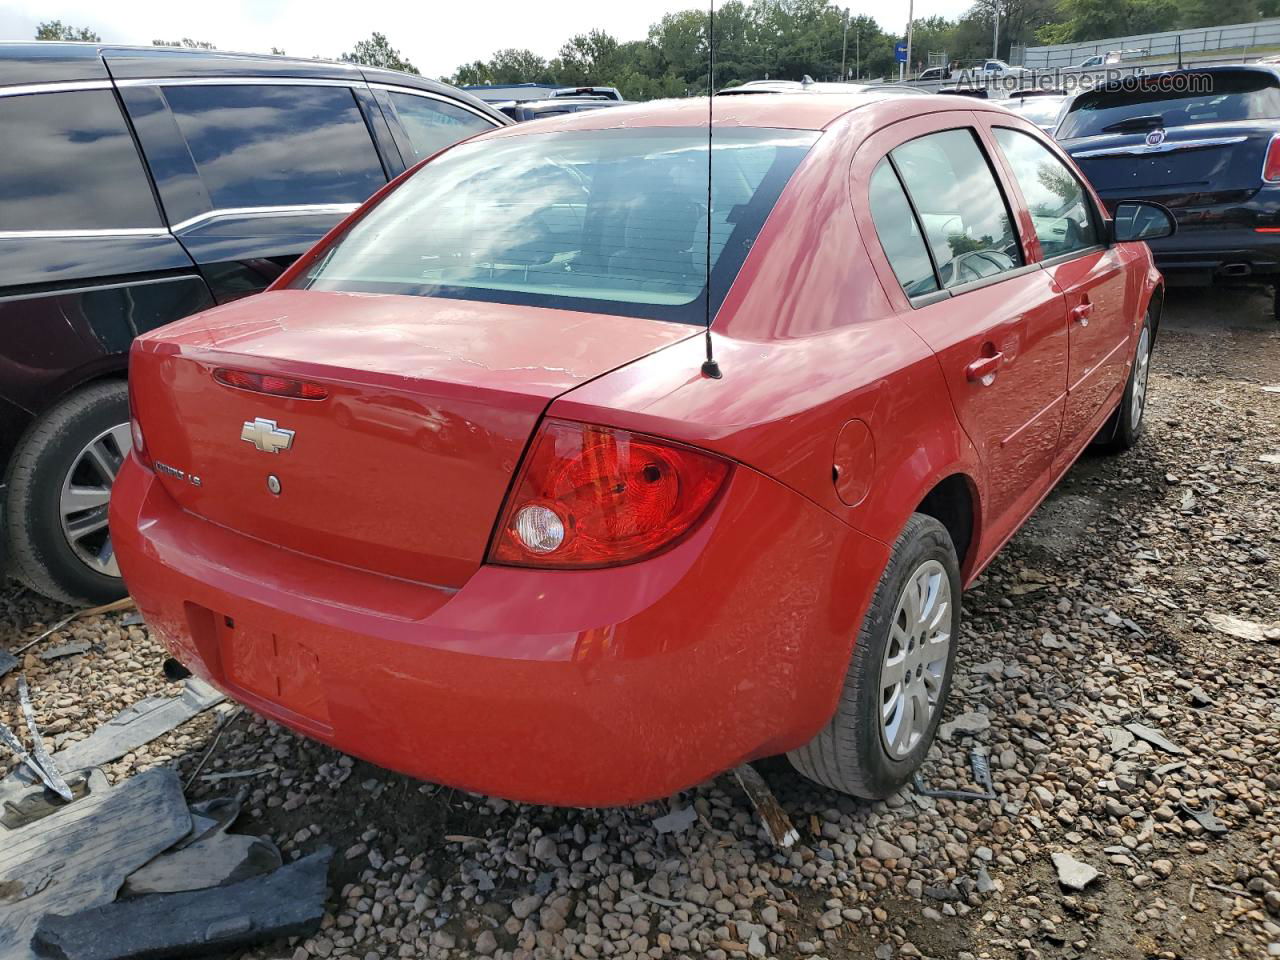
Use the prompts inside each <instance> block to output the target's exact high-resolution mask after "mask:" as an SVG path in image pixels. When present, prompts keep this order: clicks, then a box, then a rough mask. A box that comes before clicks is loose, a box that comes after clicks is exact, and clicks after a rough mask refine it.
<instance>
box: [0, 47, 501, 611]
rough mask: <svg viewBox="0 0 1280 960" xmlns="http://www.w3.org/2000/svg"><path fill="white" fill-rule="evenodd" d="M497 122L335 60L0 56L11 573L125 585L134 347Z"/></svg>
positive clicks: (96, 594)
mask: <svg viewBox="0 0 1280 960" xmlns="http://www.w3.org/2000/svg"><path fill="white" fill-rule="evenodd" d="M508 123H510V121H509V120H508V119H507V118H506V117H504V116H503V115H502V114H500V113H498V112H497V111H495V110H493V109H492V108H490V107H489V106H487V105H485V104H484V103H482V102H480V101H479V100H476V99H475V98H474V97H471V96H468V95H467V94H464V93H461V92H459V91H458V90H455V89H453V88H451V87H448V86H445V85H444V84H440V83H435V82H434V81H431V80H424V79H423V78H421V77H417V76H409V75H407V74H402V73H394V72H391V71H387V70H375V69H369V68H360V67H356V66H352V65H349V64H339V63H321V62H318V61H312V60H291V59H287V58H282V57H261V56H248V55H238V54H228V53H222V52H218V53H210V52H207V51H195V50H176V49H167V48H158V47H147V48H140V49H139V48H130V47H118V46H110V45H95V44H83V43H81V44H67V43H18V44H0V131H3V136H4V148H3V161H2V162H0V470H2V471H3V473H2V474H0V475H2V476H3V487H2V488H0V493H2V494H3V496H2V497H0V516H2V520H3V524H2V530H3V536H0V543H4V544H6V545H7V551H0V552H7V554H8V567H9V572H11V573H13V574H15V575H16V576H17V577H18V578H19V579H21V580H22V581H23V582H25V583H26V584H27V585H29V586H30V587H32V588H34V589H36V590H39V591H40V592H41V593H44V594H46V595H48V596H50V597H53V598H55V599H58V600H64V601H91V602H98V601H103V600H108V599H111V598H114V597H116V596H119V595H121V594H122V593H123V591H124V587H123V584H122V582H121V580H120V574H119V569H118V567H117V564H116V558H115V552H114V550H113V547H112V543H111V537H110V533H109V531H108V529H107V499H108V496H109V494H110V492H111V486H112V481H113V479H114V477H115V473H116V470H117V469H118V468H119V466H120V464H121V462H122V461H123V460H124V457H125V455H126V454H127V453H128V449H129V443H130V437H129V425H128V424H129V416H128V403H127V397H126V389H125V371H126V366H127V359H128V351H129V344H130V341H132V339H133V337H134V336H135V335H136V334H139V333H143V332H145V331H147V330H151V329H154V328H155V327H158V326H161V325H163V324H166V323H169V322H171V321H173V320H177V319H178V318H179V317H183V316H186V315H187V314H189V313H192V312H194V311H196V310H201V309H203V308H205V307H208V306H212V305H213V304H215V303H226V302H228V301H231V300H235V299H237V298H239V297H243V296H245V295H246V294H251V293H256V292H257V291H259V290H261V289H263V288H264V287H265V286H267V284H269V283H271V282H272V281H273V280H274V279H275V278H276V277H278V276H279V275H280V273H281V272H282V271H283V270H284V268H285V267H286V266H288V264H289V263H291V262H292V261H293V259H294V258H295V257H296V256H298V254H300V253H302V251H304V250H306V249H307V247H309V246H310V245H311V244H313V243H314V242H315V241H316V240H318V239H319V238H320V237H322V236H323V235H324V234H325V233H326V232H327V231H328V230H329V229H330V228H331V227H332V226H333V225H334V224H336V223H337V222H338V221H339V220H340V219H342V217H343V216H344V215H345V214H347V213H349V212H350V211H351V210H353V209H355V207H356V206H357V205H358V204H359V203H360V202H361V201H363V200H365V199H366V198H367V197H368V196H369V195H370V194H371V193H373V192H374V191H375V190H377V189H378V188H379V187H381V186H384V185H385V184H386V183H387V181H388V180H389V179H390V178H392V177H394V176H396V175H397V174H399V173H401V172H402V171H404V170H405V169H406V168H407V167H410V166H412V165H413V164H415V163H417V162H418V161H419V160H421V159H423V158H424V157H427V156H429V155H431V154H432V153H435V152H436V151H437V150H439V149H440V148H441V147H444V146H447V145H448V144H451V143H453V142H455V141H457V140H459V139H462V138H464V137H468V136H471V135H472V134H475V133H479V132H481V131H484V130H491V129H493V128H494V127H496V126H503V125H506V124H508Z"/></svg>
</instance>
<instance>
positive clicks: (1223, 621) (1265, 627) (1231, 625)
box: [1204, 611, 1280, 641]
mask: <svg viewBox="0 0 1280 960" xmlns="http://www.w3.org/2000/svg"><path fill="white" fill-rule="evenodd" d="M1204 618H1205V619H1206V620H1207V621H1209V626H1211V627H1213V629H1215V630H1217V631H1218V632H1219V633H1225V634H1227V635H1228V636H1232V637H1238V638H1239V639H1241V640H1254V641H1274V640H1280V624H1270V623H1258V622H1256V621H1254V620H1241V619H1240V618H1239V617H1233V616H1230V615H1229V614H1225V613H1213V612H1212V611H1211V612H1209V613H1206V614H1205V615H1204Z"/></svg>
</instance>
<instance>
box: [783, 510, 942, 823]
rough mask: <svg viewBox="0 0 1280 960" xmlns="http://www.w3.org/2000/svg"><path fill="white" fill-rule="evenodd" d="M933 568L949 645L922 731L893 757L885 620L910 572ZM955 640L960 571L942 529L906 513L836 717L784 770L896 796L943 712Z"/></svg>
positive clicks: (859, 791)
mask: <svg viewBox="0 0 1280 960" xmlns="http://www.w3.org/2000/svg"><path fill="white" fill-rule="evenodd" d="M935 562H936V563H937V564H940V565H941V568H942V570H943V571H945V575H946V578H947V581H948V583H949V585H950V597H951V600H950V611H949V614H950V621H949V630H950V645H949V648H948V650H947V654H946V664H945V668H944V669H943V672H942V678H941V686H940V693H939V694H938V699H937V702H936V705H934V706H933V708H932V712H931V714H930V719H929V722H928V725H927V727H926V728H925V730H924V731H923V733H922V734H921V735H920V738H919V741H918V742H917V743H916V744H915V746H914V748H913V749H911V750H910V751H909V752H906V753H905V755H903V756H901V757H897V758H895V757H894V756H892V755H891V754H890V752H889V751H888V749H887V748H886V745H885V740H884V736H883V735H882V717H881V710H882V704H883V703H885V702H886V701H885V700H884V699H883V696H882V689H881V665H882V663H883V662H884V660H885V652H886V649H887V648H888V647H889V645H890V643H891V640H890V632H891V627H892V620H893V618H894V615H895V613H896V612H897V611H898V606H899V601H900V600H901V599H902V597H903V595H904V592H905V590H906V589H907V587H908V586H909V584H910V583H911V582H912V581H913V579H914V577H915V576H916V574H917V572H918V571H919V570H921V569H922V567H923V566H924V565H926V564H932V563H935ZM934 569H936V567H935V568H934ZM959 636H960V564H959V561H958V560H957V559H956V551H955V546H954V545H953V544H952V542H951V537H950V535H949V534H948V533H947V529H946V527H944V526H943V525H942V524H941V523H939V522H938V521H937V520H935V519H934V518H933V517H929V516H925V515H924V514H921V513H917V514H913V515H912V517H911V519H910V520H909V521H908V522H907V525H906V527H905V528H904V529H903V531H902V533H901V535H900V536H899V537H898V539H897V541H896V542H895V543H894V545H893V552H892V553H891V554H890V557H889V563H888V565H887V566H886V567H885V570H884V573H883V574H882V575H881V577H880V583H879V584H878V585H877V587H876V592H875V596H874V597H873V598H872V600H871V606H870V608H869V609H868V610H867V614H866V617H865V618H864V619H863V622H862V627H861V629H860V630H859V632H858V637H857V641H856V642H855V644H854V647H853V655H852V657H851V658H850V660H849V667H848V671H847V672H846V675H845V680H844V689H843V690H842V691H841V695H840V700H839V702H838V703H837V705H836V710H835V714H834V715H833V716H832V717H831V720H830V721H829V722H828V723H827V725H826V726H825V727H824V728H823V729H822V730H820V731H819V732H818V734H817V735H816V736H815V737H814V738H813V739H812V740H810V741H809V742H808V743H807V744H805V745H804V746H803V747H800V748H799V749H796V750H792V751H791V752H790V753H788V754H787V759H788V760H790V761H791V765H792V766H793V767H795V768H796V769H797V770H798V771H800V772H801V773H802V774H804V775H805V776H806V777H808V778H809V779H810V780H814V781H816V782H818V783H820V784H823V785H824V786H827V787H831V788H832V789H835V790H840V791H842V792H844V793H848V794H852V795H853V796H855V797H863V798H865V799H868V800H881V799H884V798H885V797H888V796H890V795H891V794H893V793H895V792H896V791H897V790H899V789H901V788H902V787H903V785H905V784H906V783H907V781H908V780H910V779H911V775H912V774H914V773H915V772H916V770H917V769H918V768H919V766H920V764H921V763H922V762H923V761H924V758H925V755H926V754H927V753H928V752H929V747H930V746H931V745H932V744H933V738H934V734H935V733H936V732H937V728H938V722H939V721H940V720H941V718H942V714H943V711H944V710H945V709H946V704H947V694H948V692H949V691H950V688H951V675H952V671H953V668H954V665H955V652H956V646H957V644H958V641H959ZM895 642H896V641H895Z"/></svg>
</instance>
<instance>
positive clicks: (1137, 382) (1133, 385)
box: [1096, 312, 1155, 453]
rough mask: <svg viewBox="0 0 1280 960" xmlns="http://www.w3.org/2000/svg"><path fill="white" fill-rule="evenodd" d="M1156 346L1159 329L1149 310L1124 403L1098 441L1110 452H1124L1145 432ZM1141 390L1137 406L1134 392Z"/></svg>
mask: <svg viewBox="0 0 1280 960" xmlns="http://www.w3.org/2000/svg"><path fill="white" fill-rule="evenodd" d="M1144 343H1145V344H1146V359H1145V362H1144V361H1143V357H1142V351H1143V344H1144ZM1154 347H1155V330H1154V329H1153V328H1152V326H1151V314H1150V313H1149V312H1148V313H1147V315H1146V316H1145V317H1143V319H1142V329H1141V330H1140V331H1139V333H1138V343H1137V344H1136V345H1135V347H1134V358H1133V365H1132V366H1131V367H1130V368H1129V379H1128V381H1126V383H1125V385H1124V395H1123V396H1122V397H1121V398H1120V406H1118V407H1116V411H1115V413H1113V414H1112V415H1111V417H1110V419H1109V420H1107V422H1106V424H1105V425H1104V426H1103V428H1102V429H1101V430H1100V431H1099V432H1098V440H1097V441H1096V445H1097V446H1098V447H1099V448H1100V449H1101V450H1104V451H1106V452H1108V453H1120V452H1122V451H1124V450H1128V449H1129V448H1130V447H1132V446H1133V445H1134V444H1136V443H1137V442H1138V439H1139V438H1140V437H1141V436H1142V428H1143V426H1144V425H1145V424H1146V422H1147V418H1146V415H1145V414H1146V409H1147V395H1148V389H1147V378H1148V375H1149V373H1150V369H1151V355H1152V352H1153V349H1154ZM1139 390H1141V396H1140V398H1139V403H1138V404H1137V407H1136V409H1135V404H1134V394H1135V393H1136V392H1138V391H1139Z"/></svg>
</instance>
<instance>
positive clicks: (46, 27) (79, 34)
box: [36, 20, 102, 43]
mask: <svg viewBox="0 0 1280 960" xmlns="http://www.w3.org/2000/svg"><path fill="white" fill-rule="evenodd" d="M36 39H37V40H87V41H88V42H90V43H101V42H102V38H101V37H100V36H98V35H97V34H96V33H94V32H93V31H92V30H90V29H89V28H88V27H73V26H71V24H69V23H63V22H62V21H61V20H46V21H45V22H44V23H41V24H38V25H37V26H36Z"/></svg>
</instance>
